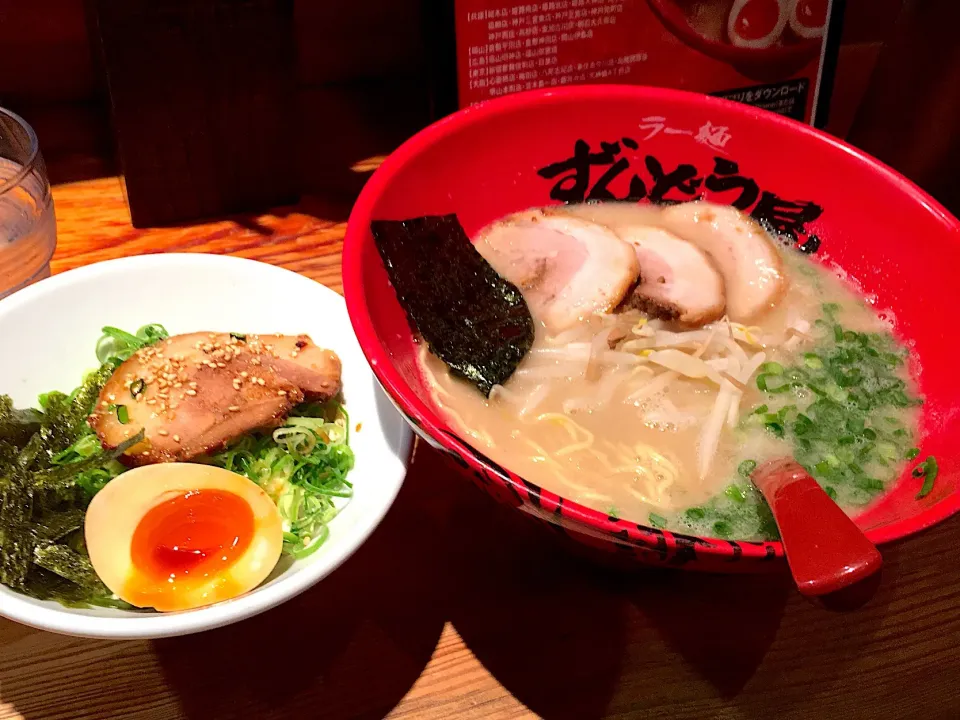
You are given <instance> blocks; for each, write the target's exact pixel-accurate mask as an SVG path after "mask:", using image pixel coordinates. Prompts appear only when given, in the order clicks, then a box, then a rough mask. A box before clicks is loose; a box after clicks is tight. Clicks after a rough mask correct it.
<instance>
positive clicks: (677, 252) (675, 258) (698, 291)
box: [617, 226, 726, 327]
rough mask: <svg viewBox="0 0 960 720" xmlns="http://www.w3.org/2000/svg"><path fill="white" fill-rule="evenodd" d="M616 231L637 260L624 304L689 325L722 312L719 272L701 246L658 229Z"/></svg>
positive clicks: (702, 323) (633, 228)
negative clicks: (636, 273) (636, 271)
mask: <svg viewBox="0 0 960 720" xmlns="http://www.w3.org/2000/svg"><path fill="white" fill-rule="evenodd" d="M617 234H618V235H620V237H621V238H623V239H624V240H626V241H627V242H628V243H630V245H632V246H633V248H634V250H635V251H636V253H637V260H638V261H639V263H640V282H639V283H637V286H636V287H635V288H634V290H633V292H632V293H631V294H630V295H629V296H628V297H627V299H626V300H625V301H624V305H626V306H628V307H635V308H637V309H639V310H642V311H643V312H645V313H646V314H647V315H650V316H651V317H656V318H662V319H664V320H671V321H675V322H678V323H680V324H682V325H686V326H688V327H696V326H699V325H705V324H707V323H709V322H713V321H714V320H718V319H719V318H721V317H722V316H723V312H724V308H725V307H726V298H725V296H724V285H723V277H721V275H720V273H719V272H718V271H717V269H716V267H714V265H713V263H712V262H711V261H710V258H709V257H707V255H706V254H705V253H704V252H703V251H701V250H700V249H699V248H697V247H696V246H695V245H693V244H692V243H689V242H687V241H686V240H681V239H680V238H678V237H677V236H676V235H674V234H673V233H670V232H667V231H666V230H662V229H660V228H654V227H643V226H639V227H626V226H624V227H621V228H619V229H618V231H617Z"/></svg>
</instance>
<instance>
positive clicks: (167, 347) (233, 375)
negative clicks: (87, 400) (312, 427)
mask: <svg viewBox="0 0 960 720" xmlns="http://www.w3.org/2000/svg"><path fill="white" fill-rule="evenodd" d="M339 391H340V360H339V358H337V356H336V355H335V354H334V353H332V352H331V351H329V350H324V349H322V348H319V347H317V346H316V345H315V344H314V343H313V341H312V340H311V339H310V338H309V337H308V336H306V335H299V336H295V335H262V336H257V335H248V336H242V335H230V334H227V333H191V334H187V335H176V336H174V337H171V338H168V339H167V340H163V341H161V342H159V343H157V344H155V345H152V346H150V347H146V348H143V349H142V350H139V351H137V352H136V353H134V355H133V356H131V357H130V359H128V360H127V361H126V362H124V363H123V364H122V365H120V367H118V368H117V369H116V370H115V371H114V373H113V375H112V376H111V377H110V379H109V380H107V382H106V383H105V384H104V387H103V390H102V391H101V393H100V397H99V398H98V401H97V405H96V407H95V409H94V412H93V414H92V415H91V416H90V418H89V423H90V426H91V427H92V428H93V430H94V432H96V434H97V436H98V437H99V439H100V442H101V443H102V444H103V446H104V447H105V448H114V447H117V446H118V445H119V444H120V443H122V442H123V441H124V440H127V439H129V438H130V437H134V436H136V435H137V434H138V433H139V432H140V431H141V430H143V431H144V440H143V442H140V443H138V444H137V445H135V446H134V447H132V448H131V449H130V450H128V451H127V453H126V455H125V457H124V458H123V459H124V461H125V462H127V463H128V464H132V465H143V464H148V463H156V462H172V461H184V460H190V459H191V458H194V457H196V456H198V455H202V454H204V453H206V452H210V451H213V450H218V449H220V448H222V447H224V446H225V445H226V444H227V443H229V442H230V441H231V440H233V439H235V438H237V437H239V436H240V435H243V434H244V433H247V432H250V431H251V430H256V429H262V428H269V427H274V426H276V425H279V424H281V423H282V422H283V420H284V419H285V418H286V417H287V415H288V414H289V413H290V411H291V410H292V409H293V407H294V406H295V405H297V404H298V403H300V402H302V401H303V400H304V399H311V400H317V401H324V400H327V399H329V398H331V397H333V396H334V395H336V394H337V393H338V392H339Z"/></svg>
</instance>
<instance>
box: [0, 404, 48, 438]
mask: <svg viewBox="0 0 960 720" xmlns="http://www.w3.org/2000/svg"><path fill="white" fill-rule="evenodd" d="M42 421H43V413H41V412H39V411H37V410H34V409H32V408H31V409H29V410H17V409H16V408H15V407H13V400H11V399H10V396H9V395H0V441H3V442H5V443H8V444H10V445H14V446H19V445H23V444H25V443H26V442H27V441H28V440H29V439H30V438H31V437H32V436H33V434H34V433H36V432H37V430H39V429H40V423H41V422H42Z"/></svg>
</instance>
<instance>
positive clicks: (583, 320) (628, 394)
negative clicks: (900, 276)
mask: <svg viewBox="0 0 960 720" xmlns="http://www.w3.org/2000/svg"><path fill="white" fill-rule="evenodd" d="M558 218H559V220H558ZM564 222H567V223H570V227H575V230H576V232H580V231H581V230H582V226H581V225H579V224H578V223H585V224H590V225H592V226H593V229H592V230H591V231H590V232H592V233H594V236H595V237H594V238H593V239H591V238H587V237H586V236H583V235H581V238H582V239H583V240H582V242H583V247H577V248H574V249H573V251H572V252H574V254H577V253H579V256H578V257H579V261H578V262H579V264H578V265H577V266H576V267H575V268H569V267H568V268H564V267H562V266H561V267H560V270H558V271H556V273H559V274H560V280H559V281H557V280H556V278H552V277H551V276H550V273H551V272H552V270H551V268H553V267H556V266H557V263H558V261H557V257H558V256H559V255H560V254H562V253H563V252H565V251H566V248H565V247H564V246H563V244H562V243H561V244H559V245H556V246H555V247H557V248H558V249H556V250H549V249H547V250H544V247H548V248H549V247H551V246H550V245H549V243H550V242H552V241H553V240H555V239H556V238H554V236H552V235H551V236H547V235H544V233H556V232H561V233H562V232H573V231H570V230H564V228H565V227H568V226H565V225H564V224H563V223H564ZM724 223H727V225H723V224H724ZM598 227H599V228H602V229H604V231H610V232H612V233H614V234H616V235H617V236H618V237H620V238H622V239H624V240H625V241H627V242H632V240H631V238H634V239H637V238H639V239H638V240H637V244H636V251H637V255H638V258H639V260H640V275H639V280H638V281H636V284H635V286H634V289H633V290H632V293H633V294H632V295H628V296H627V297H626V298H625V299H624V300H623V302H622V303H620V304H619V305H618V306H617V307H616V308H614V307H610V308H607V307H605V306H603V303H602V302H600V300H603V301H605V300H606V298H605V297H601V298H599V299H597V300H598V301H597V303H595V305H596V307H599V308H600V309H599V310H596V311H594V310H591V311H590V312H592V313H593V314H590V312H588V313H584V314H583V315H582V316H581V317H579V318H578V319H577V320H576V321H575V322H573V323H569V324H568V325H567V326H562V327H557V324H556V323H552V324H551V323H550V322H548V323H547V324H545V323H544V322H542V321H540V322H538V323H537V327H536V336H535V340H534V344H533V347H532V349H531V351H530V352H529V354H528V355H527V356H526V358H525V359H524V360H523V362H522V363H521V364H520V366H519V368H518V369H517V370H516V372H514V373H513V375H512V376H511V377H510V378H509V380H507V381H506V382H505V383H504V384H503V385H502V386H495V387H494V389H493V391H492V392H491V394H490V396H489V398H487V397H484V396H483V395H482V394H481V393H478V392H477V390H476V388H475V387H472V386H470V385H468V384H467V383H465V382H463V381H462V380H461V379H458V378H457V377H455V376H453V375H452V374H451V373H450V372H449V370H448V368H447V366H446V365H445V364H444V363H443V362H441V361H440V360H438V359H437V358H436V357H434V356H433V355H431V354H430V353H429V352H427V349H426V346H425V345H421V356H420V361H421V366H422V368H423V371H424V375H425V377H426V379H427V380H428V384H429V386H430V387H431V390H432V394H433V399H434V401H435V404H436V406H437V407H438V409H440V411H441V412H442V413H443V414H444V415H445V416H446V418H447V420H448V421H449V422H450V423H451V425H452V426H453V427H454V428H455V429H456V430H457V431H458V432H460V433H462V434H463V435H464V436H465V437H466V438H468V439H469V441H470V442H471V443H473V444H474V445H476V446H477V447H478V448H480V449H482V450H483V452H484V453H486V454H488V455H489V456H490V457H491V458H493V459H494V460H495V461H497V462H498V463H500V464H502V465H504V466H505V467H508V468H510V469H511V470H512V471H513V472H515V473H517V474H519V475H521V476H523V477H525V478H526V479H528V480H530V481H531V482H534V483H536V484H538V485H540V486H542V487H544V488H547V489H548V490H551V491H553V492H555V493H557V494H560V495H562V496H564V497H567V498H569V499H571V500H574V501H576V502H579V503H582V504H584V505H586V506H588V507H591V508H594V509H596V510H599V511H601V512H605V513H608V514H611V515H616V516H619V517H624V518H628V519H630V520H633V521H636V522H641V523H650V524H653V525H655V526H660V527H663V526H667V527H672V528H676V529H679V530H683V531H691V532H696V533H699V534H704V535H716V536H721V537H732V538H741V539H760V538H769V537H773V536H775V534H776V529H775V526H774V525H773V522H772V518H771V516H770V513H769V510H768V509H767V507H766V505H765V504H764V502H763V500H762V498H761V497H760V495H759V493H757V492H756V491H755V490H754V489H753V487H752V485H751V484H750V482H749V480H748V477H749V474H750V472H751V471H752V469H753V468H754V467H756V465H757V464H759V463H762V462H763V461H765V460H768V459H772V458H776V457H784V456H794V457H796V459H797V460H798V462H800V463H801V464H802V465H804V467H806V469H807V470H808V471H809V472H810V473H811V474H812V475H814V477H816V478H817V480H818V481H820V483H821V485H823V486H824V487H825V488H826V489H827V492H828V493H829V494H830V495H831V496H832V497H834V499H835V500H837V502H838V504H840V506H841V507H843V508H844V509H846V510H847V511H848V512H852V511H855V510H856V509H857V508H858V507H860V506H863V505H865V504H867V503H869V502H870V501H871V500H872V499H874V498H875V497H876V496H877V495H878V494H879V493H880V492H882V491H883V489H884V488H885V487H886V486H887V485H888V483H890V482H891V481H893V480H894V479H895V478H896V477H897V476H898V474H899V472H900V471H901V470H902V467H903V464H904V462H905V460H906V458H908V457H911V456H912V454H913V448H912V446H913V443H914V431H915V428H916V424H917V417H916V406H917V405H918V404H919V401H917V400H916V399H915V398H916V393H915V391H914V388H913V384H912V381H911V379H910V376H909V373H908V371H907V367H906V364H905V361H904V359H905V353H904V351H903V348H902V347H900V346H899V345H898V344H897V343H896V341H895V340H894V339H893V337H892V335H891V333H890V331H891V328H890V326H889V324H888V323H887V322H885V321H884V320H883V319H882V318H881V317H880V316H879V315H878V314H877V313H876V312H875V311H874V310H873V309H872V308H871V307H870V306H869V305H867V303H865V302H864V300H863V299H862V298H861V297H859V296H858V295H857V294H856V293H855V292H854V291H853V290H852V289H851V288H849V287H848V286H846V285H845V284H844V283H843V282H842V281H841V280H840V279H839V278H837V277H836V276H835V275H833V274H832V273H831V272H830V271H829V270H827V269H825V268H822V267H821V266H819V265H816V264H814V263H813V262H811V261H809V260H808V259H806V258H805V257H803V256H802V255H800V254H799V253H795V252H793V251H792V250H789V249H786V250H785V249H782V248H780V247H779V243H775V242H772V241H771V240H770V238H769V237H768V236H766V234H765V233H764V232H763V231H762V230H761V229H760V228H759V227H757V226H754V225H752V223H750V221H749V220H747V219H743V218H742V217H741V216H739V215H738V214H736V211H733V210H732V209H730V208H721V207H718V206H710V205H707V204H703V203H700V204H688V205H687V206H674V207H673V208H669V209H661V208H658V207H653V206H639V205H634V204H626V203H601V204H585V205H574V206H567V207H564V208H544V209H542V210H536V209H535V210H532V211H528V213H526V214H525V213H518V214H516V215H514V216H510V217H509V218H506V219H504V220H503V221H500V222H499V223H494V224H492V225H491V226H489V227H488V228H487V229H485V230H483V231H481V232H480V233H479V234H478V237H477V238H476V239H475V240H476V243H477V247H478V249H479V250H480V251H481V254H483V255H484V257H486V258H487V260H488V261H489V262H491V264H492V265H493V267H494V268H495V269H496V270H497V271H498V272H499V273H500V274H501V275H503V276H505V277H507V278H508V279H510V280H511V281H513V282H515V284H517V285H518V287H520V289H521V290H522V291H523V293H524V296H525V297H526V298H527V301H528V303H529V304H530V305H531V310H532V311H533V312H534V317H535V319H537V320H541V318H548V319H549V318H557V317H558V315H557V313H556V312H554V311H553V305H556V304H557V303H560V302H566V301H568V300H569V298H567V297H566V296H565V295H564V293H565V292H567V290H566V289H565V288H567V287H569V286H570V285H571V284H576V282H578V280H579V278H578V276H577V273H582V272H583V268H584V267H588V266H589V263H588V262H586V261H584V252H585V253H586V255H587V256H589V255H590V253H591V252H594V253H595V252H597V250H596V248H597V245H596V244H593V245H591V244H590V243H597V242H599V243H603V242H607V240H605V239H600V240H597V239H596V238H598V237H599V233H600V231H599V230H597V229H596V228H598ZM717 227H720V228H721V229H723V228H726V230H725V231H724V232H726V235H724V237H725V239H726V240H728V241H730V240H731V239H732V242H731V244H729V245H722V244H720V245H718V244H717V243H718V242H719V241H718V239H717V237H714V236H712V235H709V233H708V235H706V236H704V237H700V238H699V239H698V238H696V237H695V236H696V234H697V233H702V232H707V231H708V230H710V229H711V228H713V229H714V230H715V229H716V228H717ZM745 228H746V230H745ZM664 230H666V231H667V232H663V231H664ZM727 231H729V232H727ZM532 232H535V233H540V236H539V237H538V238H533V239H532V236H531V235H530V233H532ZM724 232H720V233H719V235H723V234H724ZM573 234H576V233H573ZM714 235H717V233H716V232H714ZM664 236H667V237H666V240H667V241H669V242H665V241H664ZM676 238H680V239H681V240H684V241H689V242H690V245H692V246H694V247H693V248H690V247H684V248H677V247H674V246H671V245H670V243H671V242H673V243H674V245H676V242H675V241H676ZM751 243H753V246H751ZM682 245H684V246H686V245H687V243H686V242H685V243H682ZM531 248H533V250H531ZM584 248H585V249H584ZM696 248H699V250H701V251H703V253H704V257H707V258H708V260H709V264H708V265H704V261H703V260H702V259H701V258H699V257H698V256H695V255H694V254H691V253H695V252H696ZM744 248H748V250H746V251H745V250H744ZM678 249H679V250H682V252H677V251H678ZM530 252H534V253H540V254H539V255H537V256H536V257H533V258H531V257H530V255H529V253H530ZM744 252H747V253H749V254H748V255H744ZM524 253H526V255H525V254H524ZM670 253H672V255H671V254H670ZM771 253H772V254H771ZM725 254H726V255H725ZM524 263H525V264H524ZM664 263H665V264H664ZM651 268H652V269H653V271H651ZM713 269H715V270H716V272H717V273H718V277H720V278H721V286H720V287H721V290H720V291H719V292H720V296H719V301H720V303H721V305H720V307H721V308H725V309H723V310H722V311H721V312H714V313H712V314H711V313H707V314H705V315H704V314H701V315H697V313H695V312H693V310H694V309H696V308H697V307H699V308H710V307H712V306H713V305H715V303H716V301H717V298H715V297H714V296H713V295H711V294H710V293H714V294H715V293H716V292H718V291H717V290H715V289H709V288H707V289H706V290H704V289H703V288H704V287H706V286H709V285H710V279H709V277H706V276H707V275H709V274H710V273H711V272H713ZM693 272H698V273H699V275H694V277H696V278H697V279H696V282H694V283H691V282H689V278H690V277H691V275H690V273H693ZM671 273H673V275H671ZM634 277H635V275H634ZM571 278H573V280H571ZM685 278H686V280H687V282H686V285H684V282H685ZM551 282H552V283H553V285H551ZM564 283H566V285H565V284H564ZM601 284H602V285H609V281H608V279H604V281H603V283H601ZM544 287H547V288H548V289H549V292H548V293H546V294H544V292H543V288H544ZM536 288H539V291H540V295H537V292H536V290H535V289H536ZM704 292H706V293H708V296H704V294H703V293H704ZM551 303H552V304H553V305H550V304H551ZM547 307H549V311H547V310H545V309H544V308H547ZM590 307H593V306H590ZM538 311H539V312H538ZM738 315H739V317H738ZM698 318H699V319H698ZM704 319H706V321H705V322H703V320H704Z"/></svg>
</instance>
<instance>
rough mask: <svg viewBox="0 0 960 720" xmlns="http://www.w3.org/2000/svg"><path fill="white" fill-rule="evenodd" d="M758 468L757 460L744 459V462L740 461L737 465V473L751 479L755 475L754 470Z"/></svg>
mask: <svg viewBox="0 0 960 720" xmlns="http://www.w3.org/2000/svg"><path fill="white" fill-rule="evenodd" d="M756 469H757V461H756V460H744V461H743V462H742V463H740V464H739V465H738V466H737V474H738V475H739V476H740V477H742V478H746V479H747V480H749V479H750V476H751V475H753V471H754V470H756Z"/></svg>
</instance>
